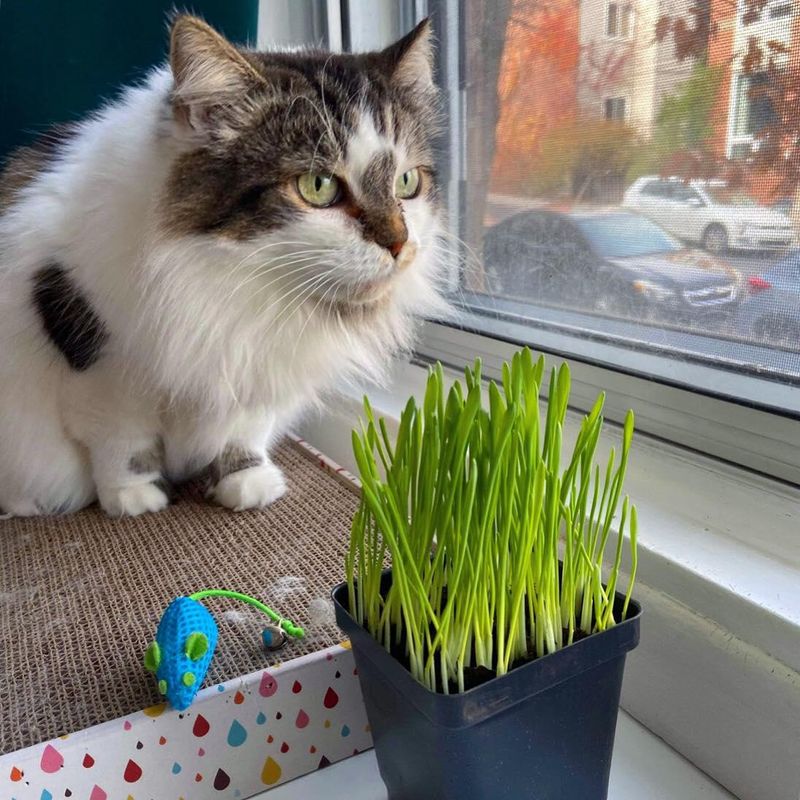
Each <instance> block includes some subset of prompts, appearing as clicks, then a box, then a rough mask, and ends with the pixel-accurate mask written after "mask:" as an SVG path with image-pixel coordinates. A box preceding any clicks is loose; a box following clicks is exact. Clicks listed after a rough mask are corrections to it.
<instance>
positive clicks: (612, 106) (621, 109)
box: [603, 97, 627, 122]
mask: <svg viewBox="0 0 800 800" xmlns="http://www.w3.org/2000/svg"><path fill="white" fill-rule="evenodd" d="M626 105H627V101H626V100H625V98H624V97H607V98H606V99H605V100H603V116H604V117H605V118H606V119H607V120H610V121H612V122H624V121H625V117H626Z"/></svg>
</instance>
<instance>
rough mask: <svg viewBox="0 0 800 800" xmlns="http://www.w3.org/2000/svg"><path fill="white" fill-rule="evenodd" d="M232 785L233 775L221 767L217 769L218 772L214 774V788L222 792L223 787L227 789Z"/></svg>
mask: <svg viewBox="0 0 800 800" xmlns="http://www.w3.org/2000/svg"><path fill="white" fill-rule="evenodd" d="M230 785H231V776H230V775H228V773H227V772H225V770H224V769H222V768H221V767H220V768H219V769H218V770H217V774H216V775H215V776H214V788H215V789H216V790H217V791H218V792H221V791H222V790H223V789H227V788H228V787H229V786H230Z"/></svg>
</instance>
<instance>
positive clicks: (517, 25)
mask: <svg viewBox="0 0 800 800" xmlns="http://www.w3.org/2000/svg"><path fill="white" fill-rule="evenodd" d="M579 54H580V47H579V42H578V0H513V2H512V6H511V14H510V16H509V20H508V25H507V27H506V44H505V49H504V51H503V59H502V62H501V64H500V76H499V79H498V86H497V88H498V94H499V99H500V115H499V119H498V123H497V129H496V147H495V155H494V162H493V165H492V180H491V186H492V191H495V192H501V193H502V192H510V193H518V192H520V193H526V188H527V178H528V176H530V175H531V174H532V173H533V172H534V171H535V170H536V168H537V163H538V158H539V154H540V146H541V141H542V137H543V135H544V134H546V133H547V132H549V131H550V130H552V129H554V128H556V127H558V126H559V125H561V124H563V123H564V121H565V120H568V119H572V118H574V117H575V115H576V112H577V70H578V61H579Z"/></svg>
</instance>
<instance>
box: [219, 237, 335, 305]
mask: <svg viewBox="0 0 800 800" xmlns="http://www.w3.org/2000/svg"><path fill="white" fill-rule="evenodd" d="M328 252H329V248H318V249H316V250H299V251H295V252H293V253H287V254H286V255H284V256H277V257H275V258H272V259H270V260H268V261H263V262H262V263H260V264H258V265H256V266H255V267H254V268H253V269H252V270H251V271H250V272H249V273H248V274H247V275H246V276H245V278H244V279H243V280H242V281H240V282H239V283H238V284H237V285H236V287H235V288H234V289H233V290H232V291H231V292H230V294H229V295H228V296H227V298H226V299H225V302H230V301H231V300H232V299H233V297H234V295H235V294H236V293H237V292H238V291H240V290H241V289H243V288H244V287H245V286H246V285H247V284H248V283H251V282H252V281H254V280H258V279H260V278H262V277H264V276H265V275H268V274H269V273H271V272H274V271H275V270H279V269H282V268H284V267H287V266H291V265H292V264H294V263H297V261H298V260H299V259H302V260H314V259H319V258H320V256H322V255H324V254H325V253H328ZM282 259H283V260H282ZM265 267H268V269H265Z"/></svg>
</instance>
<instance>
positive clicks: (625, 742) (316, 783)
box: [255, 712, 734, 800]
mask: <svg viewBox="0 0 800 800" xmlns="http://www.w3.org/2000/svg"><path fill="white" fill-rule="evenodd" d="M310 797H325V798H328V800H386V789H385V787H384V785H383V781H381V778H380V775H379V774H378V765H377V762H376V761H375V753H374V752H373V751H372V750H370V751H368V752H366V753H362V754H361V755H358V756H355V757H353V758H348V759H346V760H345V761H341V762H339V763H338V764H335V765H334V766H332V767H328V768H327V769H325V770H323V771H321V772H315V773H312V774H311V775H307V776H305V777H303V778H299V779H298V780H295V781H292V782H291V783H287V784H285V785H284V786H279V787H277V788H275V789H271V790H270V791H268V792H264V793H263V794H261V795H258V796H257V797H256V798H255V800H259V798H261V799H262V800H308V798H310ZM645 797H646V798H647V800H676V799H677V798H680V800H734V798H733V795H732V794H729V793H728V792H726V791H725V790H724V789H723V788H722V787H721V786H720V785H719V784H717V783H715V782H714V781H712V780H711V778H709V777H708V776H707V775H704V774H703V773H702V772H700V770H699V769H697V767H694V766H692V765H691V764H690V763H689V762H688V761H686V759H685V758H682V757H681V756H679V755H678V754H677V753H676V752H675V751H674V750H672V748H670V747H669V746H668V745H666V744H665V743H664V742H662V741H661V740H660V739H659V738H658V737H657V736H654V735H653V734H652V733H650V732H649V731H648V730H647V729H646V728H643V727H642V726H641V725H640V724H639V723H638V722H636V721H635V720H634V719H631V717H630V716H628V715H627V714H625V713H624V712H623V713H620V716H619V720H618V722H617V738H616V743H615V747H614V759H613V761H612V763H611V781H610V786H609V792H608V798H609V800H642V798H645Z"/></svg>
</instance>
